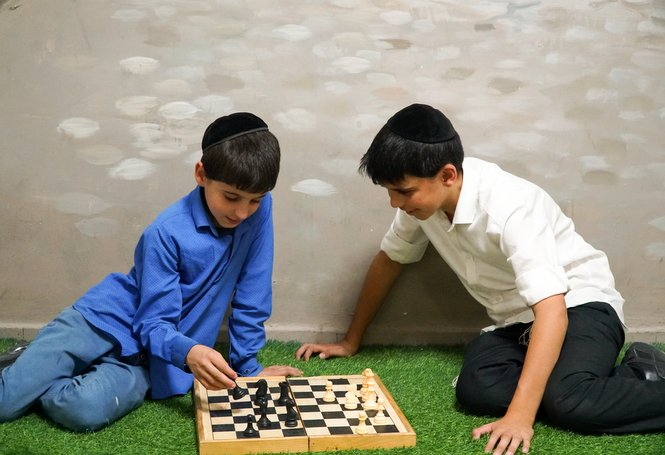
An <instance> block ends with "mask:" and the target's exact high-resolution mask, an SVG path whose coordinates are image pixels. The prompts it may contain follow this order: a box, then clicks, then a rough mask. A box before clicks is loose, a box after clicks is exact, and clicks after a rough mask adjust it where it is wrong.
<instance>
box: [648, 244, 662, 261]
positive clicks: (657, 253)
mask: <svg viewBox="0 0 665 455" xmlns="http://www.w3.org/2000/svg"><path fill="white" fill-rule="evenodd" d="M646 255H647V258H649V259H653V260H654V261H662V260H663V258H665V243H664V242H654V243H650V244H649V245H647V247H646Z"/></svg>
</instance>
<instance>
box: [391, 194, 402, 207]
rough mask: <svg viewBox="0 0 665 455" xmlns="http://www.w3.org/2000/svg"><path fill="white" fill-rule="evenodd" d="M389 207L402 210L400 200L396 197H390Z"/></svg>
mask: <svg viewBox="0 0 665 455" xmlns="http://www.w3.org/2000/svg"><path fill="white" fill-rule="evenodd" d="M390 206H391V207H392V208H394V209H399V208H402V200H401V198H400V197H399V196H398V195H395V194H391V195H390Z"/></svg>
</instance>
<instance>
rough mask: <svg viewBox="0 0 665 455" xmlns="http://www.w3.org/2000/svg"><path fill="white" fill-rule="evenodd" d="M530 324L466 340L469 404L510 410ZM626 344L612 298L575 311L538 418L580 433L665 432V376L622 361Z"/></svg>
mask: <svg viewBox="0 0 665 455" xmlns="http://www.w3.org/2000/svg"><path fill="white" fill-rule="evenodd" d="M530 325H531V324H515V325H513V326H509V327H506V328H502V329H497V330H494V331H492V332H487V333H484V334H482V335H480V336H479V337H478V338H476V339H475V340H473V341H472V342H471V343H470V344H469V345H468V346H467V348H466V351H465V354H464V362H463V365H462V370H461V372H460V375H459V379H458V381H457V391H456V392H457V400H458V402H459V404H460V405H461V407H462V408H464V409H465V410H467V411H469V412H471V413H473V414H478V415H489V416H497V417H502V416H503V415H504V414H505V412H506V410H507V409H508V405H509V404H510V401H511V400H512V397H513V394H514V393H515V389H516V387H517V381H518V379H519V376H520V373H521V372H522V366H523V364H524V357H525V355H526V349H527V347H526V345H525V343H520V340H521V341H522V342H524V341H525V338H527V339H528V329H529V328H530ZM525 335H526V336H525ZM623 343H624V333H623V330H622V327H621V322H620V321H619V318H618V317H617V315H616V313H615V312H614V310H613V309H612V307H611V306H609V305H608V304H606V303H599V302H592V303H587V304H585V305H581V306H578V307H574V308H570V309H568V331H567V333H566V337H565V340H564V343H563V347H562V349H561V355H560V357H559V360H558V362H557V364H556V366H555V367H554V370H553V372H552V375H551V376H550V379H549V381H548V383H547V387H546V389H545V394H544V396H543V400H542V403H541V406H540V410H539V415H538V417H539V418H541V419H543V420H545V421H547V422H548V423H550V424H552V425H555V426H558V427H561V428H565V429H568V430H573V431H577V432H581V433H614V434H622V433H646V432H653V431H665V381H644V380H641V379H639V378H638V377H637V376H636V375H635V372H634V371H633V370H632V369H631V368H629V367H626V366H624V365H618V366H615V362H616V359H617V356H618V354H619V351H620V350H621V347H622V346H623Z"/></svg>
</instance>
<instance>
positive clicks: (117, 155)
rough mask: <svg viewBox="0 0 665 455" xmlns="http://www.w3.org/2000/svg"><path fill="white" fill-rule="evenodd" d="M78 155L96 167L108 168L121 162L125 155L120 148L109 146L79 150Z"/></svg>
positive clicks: (94, 146) (101, 145)
mask: <svg viewBox="0 0 665 455" xmlns="http://www.w3.org/2000/svg"><path fill="white" fill-rule="evenodd" d="M77 154H78V156H79V157H81V158H82V159H83V160H85V161H87V162H88V163H90V164H94V165H96V166H108V165H109V164H113V163H117V162H118V161H120V160H121V159H122V158H123V156H124V153H123V152H122V150H120V149H119V148H117V147H115V146H113V145H107V144H95V145H91V146H90V147H83V148H80V149H78V150H77Z"/></svg>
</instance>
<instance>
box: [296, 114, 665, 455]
mask: <svg viewBox="0 0 665 455" xmlns="http://www.w3.org/2000/svg"><path fill="white" fill-rule="evenodd" d="M360 169H361V171H363V172H365V173H366V174H367V175H368V176H369V177H370V178H371V179H372V181H373V182H374V183H375V184H379V185H381V186H383V187H384V188H386V189H387V191H388V195H389V197H390V204H391V205H392V206H393V207H394V208H396V209H398V210H397V213H396V215H395V218H394V219H393V222H392V225H391V226H390V228H389V229H388V231H387V233H386V235H385V236H384V238H383V241H382V242H381V250H380V251H379V253H378V254H377V255H376V256H375V258H374V260H373V262H372V264H371V265H370V268H369V271H368V272H367V277H366V278H365V282H364V284H363V287H362V290H361V293H360V297H359V298H358V303H357V306H356V311H355V314H354V316H353V319H352V321H351V324H350V325H349V329H348V330H347V333H346V335H345V337H344V339H343V340H342V341H341V342H339V343H332V344H304V345H303V346H301V347H300V348H299V349H298V351H297V352H296V357H297V358H304V359H306V360H307V359H309V358H310V357H311V356H312V355H314V354H316V353H318V354H319V357H321V358H330V357H334V356H349V355H353V354H354V353H355V352H356V351H357V350H358V348H359V346H360V342H361V339H362V335H363V333H364V332H365V330H366V329H367V327H368V326H369V324H370V322H371V320H372V318H373V317H374V315H375V314H376V312H377V311H378V309H379V308H380V305H381V303H382V302H383V300H384V298H385V297H386V295H387V294H388V292H389V291H390V289H391V287H392V285H393V283H394V282H395V280H396V279H397V277H398V276H399V275H400V272H401V270H402V265H403V264H407V263H413V262H416V261H418V260H420V259H421V258H422V257H423V254H424V253H425V249H426V247H427V245H428V244H430V243H431V244H432V246H433V247H434V248H435V249H436V250H437V252H438V253H439V254H440V255H441V257H442V258H443V259H444V260H445V261H446V262H447V264H448V265H449V266H450V268H451V269H452V270H453V271H454V272H455V273H456V275H457V276H458V277H459V279H460V281H461V282H462V284H463V285H464V286H465V288H466V289H467V290H468V291H469V293H470V294H471V295H472V296H473V297H474V299H475V300H477V301H478V302H479V303H480V304H481V305H483V306H484V307H485V309H486V310H487V314H488V316H490V318H491V319H492V320H493V321H494V324H493V325H492V326H490V327H486V328H485V329H484V330H483V333H482V334H481V335H480V336H479V337H477V338H476V339H475V340H473V341H472V342H471V343H469V344H468V346H467V347H466V351H465V353H464V362H463V365H462V369H461V371H460V374H459V379H458V381H457V387H456V395H457V400H458V402H459V404H460V405H461V406H462V407H463V408H464V409H466V410H467V411H469V412H471V413H473V414H477V415H490V416H495V417H497V419H496V420H494V421H492V422H490V423H488V424H486V425H482V426H480V427H478V428H475V429H474V430H473V431H472V436H473V438H474V439H478V438H480V437H481V436H483V435H489V438H488V441H487V443H486V445H485V452H492V453H494V454H495V455H500V454H506V455H513V454H514V453H516V452H517V451H518V450H519V448H520V446H521V450H522V452H528V451H529V448H530V445H531V438H532V436H533V424H534V421H535V419H536V416H537V415H538V416H539V417H543V418H545V419H547V421H548V422H550V423H552V424H554V425H557V426H559V427H562V428H566V429H570V430H574V431H579V432H584V433H614V434H621V433H636V432H652V431H663V430H665V354H663V353H662V352H660V351H659V350H658V349H656V348H655V347H653V346H650V345H648V344H645V343H634V344H632V345H631V346H630V347H629V348H628V350H627V353H626V355H625V356H624V358H623V359H622V361H621V364H620V365H618V366H616V367H615V361H616V359H617V356H618V354H619V352H620V350H621V348H622V346H623V343H624V327H623V303H624V300H623V298H622V297H621V295H620V294H619V292H618V291H617V290H616V289H615V286H614V277H613V276H612V273H611V271H610V268H609V264H608V261H607V257H606V256H605V254H604V253H603V252H601V251H599V250H596V249H595V248H593V247H592V246H591V245H589V244H588V243H586V242H585V241H584V240H583V239H582V237H581V236H580V235H579V234H577V232H576V231H575V228H574V225H573V222H572V221H571V220H570V219H569V218H568V217H567V216H565V215H564V214H563V213H562V211H561V209H560V208H559V207H558V206H557V204H556V203H555V202H554V201H553V200H552V198H551V197H549V195H547V193H546V192H545V191H543V190H542V189H541V188H539V187H537V186H536V185H534V184H532V183H530V182H527V181H526V180H523V179H520V178H518V177H516V176H514V175H511V174H509V173H507V172H505V171H503V170H502V169H500V168H499V167H498V166H496V165H494V164H492V163H488V162H485V161H483V160H479V159H475V158H470V157H469V158H465V157H464V151H463V148H462V142H461V140H460V138H459V135H458V134H457V132H456V131H455V129H454V128H453V126H452V124H451V123H450V121H449V120H448V119H447V118H446V117H445V115H443V113H441V112H440V111H438V110H436V109H434V108H432V107H430V106H426V105H420V104H414V105H411V106H409V107H406V108H404V109H402V110H400V111H399V112H397V113H396V114H395V115H394V116H393V117H391V118H390V119H389V120H388V122H387V123H386V125H385V126H384V127H383V128H382V129H381V130H380V131H379V133H378V134H377V136H376V137H375V139H374V141H373V142H372V145H371V146H370V148H369V150H368V151H367V153H366V154H365V155H364V156H363V158H362V160H361V164H360Z"/></svg>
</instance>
